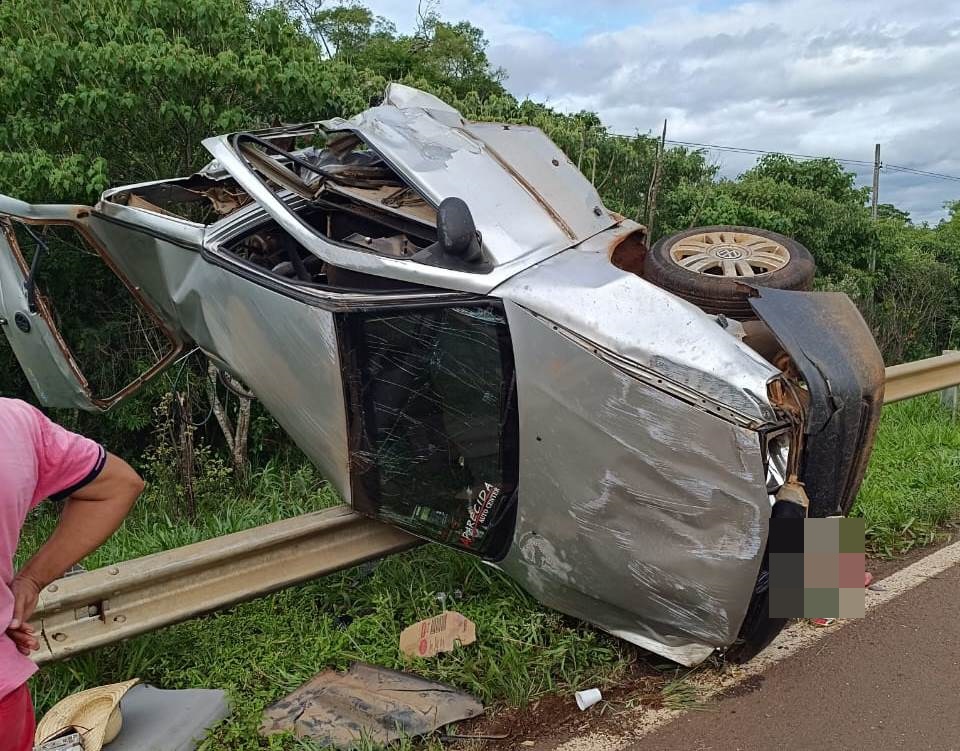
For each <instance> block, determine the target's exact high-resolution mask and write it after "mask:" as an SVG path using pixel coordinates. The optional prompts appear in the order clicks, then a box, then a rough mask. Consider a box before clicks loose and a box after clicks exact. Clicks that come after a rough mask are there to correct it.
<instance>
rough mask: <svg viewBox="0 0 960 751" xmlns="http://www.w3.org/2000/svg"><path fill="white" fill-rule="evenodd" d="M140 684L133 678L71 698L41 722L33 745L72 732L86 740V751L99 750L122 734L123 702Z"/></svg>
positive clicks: (89, 690) (88, 690)
mask: <svg viewBox="0 0 960 751" xmlns="http://www.w3.org/2000/svg"><path fill="white" fill-rule="evenodd" d="M139 681H140V679H139V678H134V679H133V680H132V681H125V682H123V683H112V684H110V685H109V686H98V687H97V688H90V689H87V690H86V691H81V692H80V693H78V694H73V695H71V696H68V697H67V698H66V699H64V700H63V701H61V702H59V703H58V704H56V705H54V707H53V708H52V709H51V710H50V711H49V712H47V713H46V714H45V715H44V716H43V719H42V720H40V722H39V724H38V725H37V733H36V735H35V736H34V742H35V743H36V744H37V745H38V746H39V745H41V744H43V743H45V742H46V741H49V740H51V739H52V738H56V737H57V736H58V735H60V734H61V733H63V732H64V731H66V730H72V731H73V732H75V733H79V734H80V737H81V738H82V739H83V741H82V742H83V751H100V749H102V748H103V747H104V746H105V745H106V744H108V743H110V741H112V740H113V739H114V738H116V737H117V734H118V733H119V732H120V726H121V725H122V724H123V720H122V718H121V717H120V699H122V698H123V695H124V694H125V693H127V691H129V690H130V688H131V687H132V686H134V685H136V684H137V683H138V682H139Z"/></svg>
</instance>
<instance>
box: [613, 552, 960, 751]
mask: <svg viewBox="0 0 960 751" xmlns="http://www.w3.org/2000/svg"><path fill="white" fill-rule="evenodd" d="M654 749H655V750H656V751H734V750H736V751H755V750H760V751H767V750H768V749H790V750H791V751H805V750H806V749H811V750H813V749H816V750H817V751H824V750H829V751H837V750H838V749H843V750H846V749H870V750H871V751H873V750H876V751H886V750H887V749H917V750H919V749H936V750H937V751H949V750H951V749H955V750H956V751H960V566H953V567H952V568H948V569H946V570H945V571H943V572H942V573H941V574H939V575H938V576H936V577H935V578H933V579H930V580H929V581H926V582H924V583H923V584H921V585H920V586H918V587H916V588H915V589H912V590H910V591H908V592H906V593H904V594H903V595H901V596H900V597H897V598H896V599H894V600H893V601H891V602H888V603H885V604H883V605H881V606H880V607H878V608H876V609H875V610H873V611H872V612H870V613H868V614H867V617H866V618H864V619H863V620H860V621H857V622H854V623H849V624H848V625H846V626H845V627H844V628H842V629H840V630H838V631H837V632H836V633H835V634H831V635H830V636H829V637H828V638H826V639H823V640H821V641H819V642H818V643H817V644H815V645H813V646H812V647H810V648H809V649H806V650H803V651H801V652H799V653H798V654H796V655H794V656H793V657H790V658H788V659H786V660H784V661H782V662H780V663H778V664H776V665H774V666H772V667H771V668H770V669H769V670H767V671H766V672H765V673H763V674H762V676H759V677H757V678H755V679H753V680H752V682H751V681H748V682H747V684H745V685H741V686H739V687H737V688H736V689H734V690H733V692H732V693H731V694H730V695H727V696H724V697H722V698H720V699H717V700H715V701H712V702H710V703H709V704H708V705H707V706H706V708H705V709H704V710H703V711H694V712H688V713H686V714H685V715H683V716H681V717H680V718H678V719H677V720H675V721H673V722H672V723H670V724H668V725H665V726H664V727H663V728H662V729H660V730H659V731H655V732H653V733H652V734H651V735H649V736H647V737H645V738H643V739H642V740H641V741H639V742H637V743H635V744H634V745H632V746H630V747H629V751H653V750H654Z"/></svg>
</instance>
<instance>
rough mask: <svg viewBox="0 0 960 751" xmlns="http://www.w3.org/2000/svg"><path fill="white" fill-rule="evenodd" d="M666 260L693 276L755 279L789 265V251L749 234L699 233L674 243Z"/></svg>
mask: <svg viewBox="0 0 960 751" xmlns="http://www.w3.org/2000/svg"><path fill="white" fill-rule="evenodd" d="M670 258H671V259H672V260H673V262H674V263H675V264H677V265H678V266H681V267H683V268H685V269H686V270H687V271H693V272H695V273H697V274H710V275H712V276H726V277H737V276H757V275H759V274H769V273H770V272H771V271H779V270H780V269H782V268H783V267H784V266H786V265H787V264H788V263H790V251H789V250H787V249H786V248H785V247H784V246H783V245H781V244H780V243H778V242H777V241H776V240H771V239H770V238H768V237H761V236H760V235H753V234H750V233H749V232H727V231H723V232H702V233H699V234H696V235H690V236H689V237H685V238H683V239H682V240H678V241H677V242H676V243H674V245H673V247H671V248H670Z"/></svg>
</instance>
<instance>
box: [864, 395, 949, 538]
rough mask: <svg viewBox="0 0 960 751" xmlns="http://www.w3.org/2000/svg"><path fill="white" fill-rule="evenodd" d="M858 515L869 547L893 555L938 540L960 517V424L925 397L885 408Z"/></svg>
mask: <svg viewBox="0 0 960 751" xmlns="http://www.w3.org/2000/svg"><path fill="white" fill-rule="evenodd" d="M853 514H854V515H857V516H863V517H864V518H865V520H866V528H867V548H868V550H869V552H871V553H872V554H874V555H878V556H883V557H891V556H894V555H898V554H902V553H905V552H907V551H909V550H911V549H912V548H915V547H918V546H922V545H927V544H929V543H931V542H933V541H934V540H935V538H936V536H937V534H938V532H939V531H940V530H942V529H943V527H944V526H945V525H952V524H954V523H955V522H956V521H957V519H958V516H960V421H954V420H953V419H952V418H951V415H950V413H949V412H948V411H947V410H946V409H944V408H943V407H941V406H940V403H939V399H938V397H937V396H935V395H934V396H925V397H921V398H918V399H911V400H908V401H904V402H899V403H896V404H892V405H890V406H889V407H885V408H884V411H883V418H882V419H881V421H880V430H879V434H878V436H877V442H876V446H875V448H874V451H873V456H872V457H871V460H870V467H869V469H868V470H867V476H866V478H865V479H864V482H863V485H862V486H861V488H860V495H859V496H858V498H857V502H856V505H855V506H854V510H853Z"/></svg>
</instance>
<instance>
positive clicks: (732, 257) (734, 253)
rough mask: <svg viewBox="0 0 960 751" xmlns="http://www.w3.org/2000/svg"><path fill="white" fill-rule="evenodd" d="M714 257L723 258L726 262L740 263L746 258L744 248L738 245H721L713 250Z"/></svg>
mask: <svg viewBox="0 0 960 751" xmlns="http://www.w3.org/2000/svg"><path fill="white" fill-rule="evenodd" d="M713 255H714V256H716V257H717V258H722V259H723V260H724V261H739V260H740V259H741V258H744V257H745V256H746V253H744V251H743V249H742V248H738V247H737V246H736V245H721V246H720V247H719V248H714V249H713Z"/></svg>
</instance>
